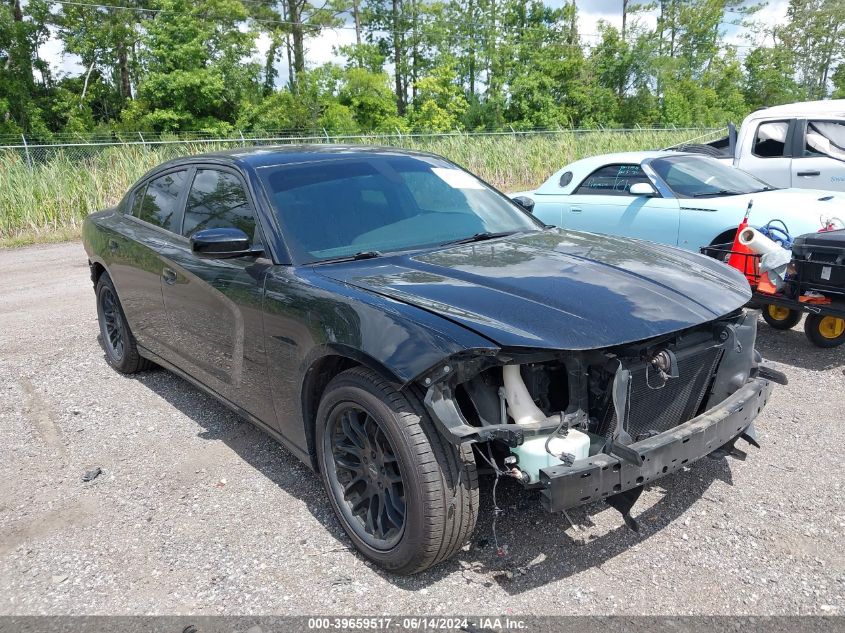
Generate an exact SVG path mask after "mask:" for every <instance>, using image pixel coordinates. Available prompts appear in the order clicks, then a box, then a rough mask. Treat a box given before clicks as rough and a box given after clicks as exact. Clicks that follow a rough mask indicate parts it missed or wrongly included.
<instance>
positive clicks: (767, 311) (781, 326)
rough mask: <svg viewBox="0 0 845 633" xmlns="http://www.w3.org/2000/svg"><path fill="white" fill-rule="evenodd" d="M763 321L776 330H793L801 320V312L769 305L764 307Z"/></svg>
mask: <svg viewBox="0 0 845 633" xmlns="http://www.w3.org/2000/svg"><path fill="white" fill-rule="evenodd" d="M763 320H764V321H765V322H766V323H768V324H769V325H770V326H771V327H773V328H774V329H776V330H791V329H792V328H794V327H795V326H796V325H798V322H799V321H800V320H801V312H799V311H798V310H790V309H789V308H783V307H781V306H777V305H774V304H772V303H769V304H767V305H765V306H764V307H763Z"/></svg>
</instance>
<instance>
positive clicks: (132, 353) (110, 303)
mask: <svg viewBox="0 0 845 633" xmlns="http://www.w3.org/2000/svg"><path fill="white" fill-rule="evenodd" d="M95 294H96V297H97V321H98V322H99V324H100V335H101V336H102V338H103V350H105V352H106V360H107V361H108V363H109V365H111V366H112V367H113V368H115V369H116V370H117V371H119V372H121V373H124V374H134V373H136V372H139V371H144V370H145V369H149V368H150V366H151V363H150V361H149V360H147V359H146V358H144V357H143V356H141V355H140V354H139V353H138V346H137V344H136V343H135V337H134V336H132V331H131V330H130V329H129V323H127V322H126V316H125V315H124V314H123V307H122V306H121V305H120V300H119V299H118V297H117V290H115V288H114V284H113V283H112V280H111V277H109V274H108V273H105V272H104V273H103V274H102V275H100V278H99V279H98V280H97V286H96V288H95Z"/></svg>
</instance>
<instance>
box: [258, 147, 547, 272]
mask: <svg viewBox="0 0 845 633" xmlns="http://www.w3.org/2000/svg"><path fill="white" fill-rule="evenodd" d="M259 173H260V174H261V179H262V181H263V183H264V186H265V188H266V190H267V193H268V196H269V198H270V200H271V201H272V204H273V206H274V207H275V211H276V213H277V215H278V217H279V220H280V223H281V225H282V229H283V232H284V237H285V242H286V243H287V246H288V248H289V249H290V250H291V252H292V254H293V255H294V257H295V259H296V260H297V261H300V262H303V263H313V262H318V261H321V260H327V259H337V258H344V257H353V256H355V255H356V254H357V255H360V254H370V255H372V254H373V253H376V254H378V253H388V252H391V251H407V250H414V249H420V248H426V247H432V246H438V245H440V244H445V243H447V242H454V241H457V240H463V239H467V238H472V237H473V236H476V237H478V236H479V234H485V235H486V234H495V235H498V234H509V233H517V232H522V231H536V230H539V229H541V228H542V225H541V224H540V223H539V222H538V221H536V220H535V219H533V218H532V217H531V216H530V215H528V214H527V213H525V212H524V211H522V210H521V209H520V208H519V207H517V206H516V204H515V203H514V202H511V201H510V200H509V199H508V198H506V197H505V196H503V195H502V194H500V193H498V192H496V191H494V190H493V189H491V188H490V187H488V186H487V185H485V184H484V183H483V182H481V181H480V180H478V179H477V178H476V177H475V176H473V175H471V174H469V173H467V172H465V171H463V170H461V169H458V168H456V167H455V166H454V165H452V164H451V163H449V162H447V161H445V160H443V159H438V158H434V157H428V156H405V155H401V154H393V155H391V154H379V155H365V154H348V155H336V156H332V157H331V158H326V157H320V158H315V159H314V160H313V161H308V162H305V163H296V164H288V165H276V166H272V167H264V168H260V169H259ZM488 237H490V236H488Z"/></svg>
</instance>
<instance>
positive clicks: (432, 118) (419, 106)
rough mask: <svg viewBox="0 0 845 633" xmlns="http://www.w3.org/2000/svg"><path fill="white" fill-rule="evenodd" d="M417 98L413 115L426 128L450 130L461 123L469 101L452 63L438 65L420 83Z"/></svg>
mask: <svg viewBox="0 0 845 633" xmlns="http://www.w3.org/2000/svg"><path fill="white" fill-rule="evenodd" d="M416 92H417V99H416V101H415V103H414V107H413V108H412V110H411V112H410V115H409V119H410V123H411V125H412V126H413V127H414V128H415V129H418V130H420V131H423V132H450V131H453V130H457V129H459V128H460V127H461V117H462V116H463V115H464V113H466V111H467V108H468V107H469V104H468V103H467V100H466V96H465V95H464V90H463V87H462V86H460V85H458V83H457V81H456V74H455V67H454V65H453V64H452V63H446V64H444V65H443V66H438V67H437V68H434V69H433V70H432V72H431V74H429V75H427V76H425V77H423V78H422V79H420V80H419V81H417V83H416Z"/></svg>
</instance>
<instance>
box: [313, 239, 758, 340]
mask: <svg viewBox="0 0 845 633" xmlns="http://www.w3.org/2000/svg"><path fill="white" fill-rule="evenodd" d="M316 269H317V270H319V273H320V274H322V275H325V276H326V277H329V278H332V279H335V280H337V281H341V282H344V283H347V284H350V285H353V286H356V287H359V288H363V289H366V290H368V291H370V292H375V293H378V294H380V295H384V296H387V297H391V298H393V299H397V300H399V301H402V302H404V303H407V304H410V305H414V306H417V307H419V308H422V309H425V310H428V311H431V312H434V313H436V314H438V315H441V316H443V317H444V318H447V319H450V320H452V321H455V322H457V323H460V324H461V325H463V326H465V327H467V328H470V329H472V330H474V331H476V332H478V333H479V334H481V335H483V336H485V337H487V338H488V339H490V340H492V341H494V342H495V343H497V344H498V345H500V346H505V347H511V346H513V347H532V348H538V347H540V348H548V349H561V350H579V349H595V348H600V347H609V346H612V345H619V344H622V343H628V342H632V341H639V340H643V339H646V338H650V337H654V336H659V335H662V334H667V333H671V332H674V331H677V330H681V329H684V328H687V327H691V326H695V325H699V324H701V323H704V322H707V321H712V320H713V319H716V318H718V317H721V316H724V315H725V314H728V313H730V312H732V311H733V310H735V309H737V308H739V307H740V306H742V305H744V304H745V303H746V302H747V301H748V300H749V299H750V298H751V292H750V289H749V287H748V283H747V282H746V280H745V278H744V277H743V276H742V275H741V274H740V273H739V272H737V271H735V270H734V269H732V268H729V267H727V266H725V265H724V264H721V263H719V262H716V261H715V260H712V259H709V258H706V257H704V256H701V255H696V254H694V253H688V252H685V251H681V250H678V249H675V248H668V247H666V246H662V245H659V244H653V243H651V242H643V241H639V240H629V239H625V238H619V237H612V236H605V235H594V234H589V233H577V232H571V231H563V230H558V229H552V230H546V231H543V232H541V233H531V234H528V235H521V236H518V235H516V236H511V237H508V238H503V239H498V240H491V241H487V242H479V243H475V244H467V245H462V246H456V247H450V248H445V249H441V250H437V251H428V252H425V253H418V254H416V255H394V256H389V257H382V258H378V259H370V260H362V261H357V262H348V263H341V264H324V265H322V266H318V267H316Z"/></svg>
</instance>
